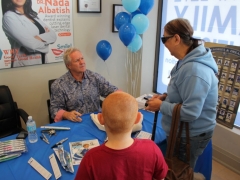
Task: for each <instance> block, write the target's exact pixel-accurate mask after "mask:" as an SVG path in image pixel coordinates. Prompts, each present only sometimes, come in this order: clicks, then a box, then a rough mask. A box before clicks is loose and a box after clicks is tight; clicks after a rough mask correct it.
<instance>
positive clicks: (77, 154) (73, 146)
mask: <svg viewBox="0 0 240 180" xmlns="http://www.w3.org/2000/svg"><path fill="white" fill-rule="evenodd" d="M99 145H100V144H99V142H98V140H97V139H92V140H86V141H78V142H70V143H69V146H70V154H71V158H72V163H73V165H79V164H80V162H81V160H82V158H83V157H84V155H85V154H86V153H87V152H88V150H90V149H92V148H94V147H97V146H99Z"/></svg>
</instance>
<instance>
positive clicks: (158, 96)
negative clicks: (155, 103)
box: [153, 93, 167, 101]
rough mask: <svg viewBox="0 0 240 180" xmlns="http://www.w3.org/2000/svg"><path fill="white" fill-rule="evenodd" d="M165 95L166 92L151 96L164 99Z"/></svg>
mask: <svg viewBox="0 0 240 180" xmlns="http://www.w3.org/2000/svg"><path fill="white" fill-rule="evenodd" d="M166 97H167V94H166V93H164V94H161V95H159V94H157V95H153V98H157V99H160V100H161V101H164V100H165V99H166Z"/></svg>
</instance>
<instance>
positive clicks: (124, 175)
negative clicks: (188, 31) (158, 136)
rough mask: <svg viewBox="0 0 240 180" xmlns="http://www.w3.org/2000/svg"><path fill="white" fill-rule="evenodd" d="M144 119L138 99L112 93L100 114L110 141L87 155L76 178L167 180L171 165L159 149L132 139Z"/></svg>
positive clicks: (142, 140) (99, 117)
mask: <svg viewBox="0 0 240 180" xmlns="http://www.w3.org/2000/svg"><path fill="white" fill-rule="evenodd" d="M140 118H141V114H140V113H139V112H138V103H137V101H136V100H135V98H134V97H132V96H130V95H129V94H127V93H124V92H115V93H112V94H110V95H109V96H108V97H107V98H106V99H105V100H104V102H103V107H102V114H101V113H100V114H98V119H99V122H100V123H101V124H103V125H104V126H105V129H106V133H107V136H108V141H107V142H106V143H105V144H102V145H101V146H98V147H95V148H92V149H90V150H89V151H88V152H87V153H86V155H85V156H84V157H83V159H82V161H81V164H80V166H79V169H78V172H77V175H76V177H75V179H76V180H78V179H79V180H80V179H84V180H90V179H91V180H93V179H94V180H97V179H99V180H102V179H124V180H132V179H138V180H146V179H149V180H150V179H151V180H152V179H157V180H160V179H164V178H165V176H166V174H167V171H168V166H167V164H166V162H165V160H164V158H163V155H162V152H161V150H160V149H159V147H157V145H156V144H155V143H154V142H153V141H151V140H149V139H133V138H131V132H132V128H133V125H134V124H136V123H138V121H139V120H140Z"/></svg>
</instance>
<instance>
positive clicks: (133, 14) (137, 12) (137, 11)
mask: <svg viewBox="0 0 240 180" xmlns="http://www.w3.org/2000/svg"><path fill="white" fill-rule="evenodd" d="M137 14H142V12H141V11H139V10H136V11H134V12H132V13H131V16H132V18H133V17H134V16H135V15H137Z"/></svg>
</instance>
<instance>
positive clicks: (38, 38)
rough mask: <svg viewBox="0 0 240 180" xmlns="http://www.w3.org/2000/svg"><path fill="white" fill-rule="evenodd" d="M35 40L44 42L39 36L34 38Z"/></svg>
mask: <svg viewBox="0 0 240 180" xmlns="http://www.w3.org/2000/svg"><path fill="white" fill-rule="evenodd" d="M34 38H35V39H37V40H39V41H42V42H45V41H43V40H42V39H41V38H40V37H39V36H34Z"/></svg>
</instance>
